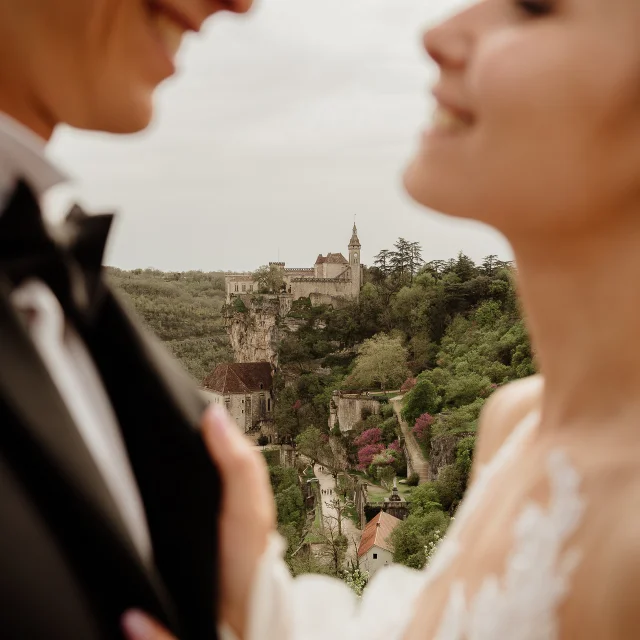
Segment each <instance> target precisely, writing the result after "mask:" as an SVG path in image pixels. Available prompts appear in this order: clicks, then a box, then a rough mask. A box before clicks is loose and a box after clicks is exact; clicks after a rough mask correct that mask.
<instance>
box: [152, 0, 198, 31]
mask: <svg viewBox="0 0 640 640" xmlns="http://www.w3.org/2000/svg"><path fill="white" fill-rule="evenodd" d="M149 6H150V8H151V10H152V11H154V12H157V13H163V14H164V15H165V16H166V17H167V18H169V19H171V20H173V22H175V23H176V24H177V25H179V26H180V27H182V28H183V29H184V30H185V31H195V32H196V33H197V32H199V31H200V29H201V27H202V21H201V20H198V19H196V18H195V17H194V16H190V15H188V14H187V13H186V12H184V11H182V10H181V9H180V8H178V7H176V6H175V5H174V4H172V3H170V2H167V1H166V0H149Z"/></svg>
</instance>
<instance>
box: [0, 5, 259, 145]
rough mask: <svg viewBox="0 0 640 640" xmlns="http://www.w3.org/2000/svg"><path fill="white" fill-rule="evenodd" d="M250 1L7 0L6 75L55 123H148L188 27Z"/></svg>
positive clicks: (1, 22) (4, 79)
mask: <svg viewBox="0 0 640 640" xmlns="http://www.w3.org/2000/svg"><path fill="white" fill-rule="evenodd" d="M251 2H252V0H3V1H2V2H0V56H1V58H0V59H1V60H2V62H1V63H0V81H1V83H2V84H3V85H4V86H5V94H6V95H11V96H20V99H22V100H24V101H25V102H30V103H35V104H36V108H37V109H38V110H39V111H40V114H41V117H42V118H43V119H45V120H46V121H47V122H48V123H49V124H50V126H53V125H55V124H56V123H58V122H64V123H67V124H70V125H72V126H75V127H80V128H86V129H95V130H102V131H109V132H113V133H122V132H132V131H137V130H139V129H142V128H144V127H145V126H146V125H147V124H148V123H149V120H150V118H151V115H152V96H153V93H154V90H155V89H156V87H157V86H158V84H160V83H161V82H162V81H163V80H165V79H166V78H168V77H169V76H171V75H172V74H173V73H174V71H175V67H174V58H175V56H176V54H177V52H178V49H179V47H180V43H181V40H182V37H183V36H184V34H185V33H187V32H189V31H198V30H199V29H200V27H201V26H202V23H203V22H204V21H205V20H206V19H207V18H208V17H209V16H210V15H212V14H213V13H216V12H217V11H222V10H225V9H228V10H230V11H237V12H243V11H246V10H247V9H248V8H249V7H250V6H251ZM3 99H4V98H3ZM10 106H11V105H10ZM12 106H14V107H17V108H18V109H19V108H20V105H12Z"/></svg>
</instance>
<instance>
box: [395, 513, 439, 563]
mask: <svg viewBox="0 0 640 640" xmlns="http://www.w3.org/2000/svg"><path fill="white" fill-rule="evenodd" d="M448 526H449V518H448V516H447V515H446V514H445V513H443V512H442V511H440V510H437V509H434V510H432V511H429V512H427V513H413V512H412V513H410V514H409V517H408V518H407V519H406V520H404V521H403V522H401V523H400V524H399V525H398V526H397V527H396V528H395V529H394V530H393V532H392V533H391V543H392V545H393V561H394V562H397V563H399V564H404V565H405V566H407V567H412V568H413V569H422V568H423V567H424V565H425V563H426V561H427V555H426V547H427V546H428V545H429V542H430V541H432V540H433V538H434V535H437V536H441V535H442V532H444V531H446V530H447V527H448ZM436 531H437V532H438V533H437V534H435V532H436Z"/></svg>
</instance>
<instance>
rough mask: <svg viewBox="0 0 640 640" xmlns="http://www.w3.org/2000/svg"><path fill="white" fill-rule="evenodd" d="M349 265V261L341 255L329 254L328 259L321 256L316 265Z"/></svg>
mask: <svg viewBox="0 0 640 640" xmlns="http://www.w3.org/2000/svg"><path fill="white" fill-rule="evenodd" d="M325 262H326V263H327V264H349V261H348V260H347V259H346V258H345V257H344V256H343V255H342V254H341V253H327V255H326V257H325V256H323V255H322V254H320V255H319V256H318V259H317V260H316V264H324V263H325Z"/></svg>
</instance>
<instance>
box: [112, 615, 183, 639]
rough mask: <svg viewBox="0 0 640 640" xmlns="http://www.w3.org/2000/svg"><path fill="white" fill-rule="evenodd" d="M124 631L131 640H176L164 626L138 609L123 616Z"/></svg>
mask: <svg viewBox="0 0 640 640" xmlns="http://www.w3.org/2000/svg"><path fill="white" fill-rule="evenodd" d="M122 629H123V631H124V634H125V636H126V637H127V638H128V639H129V640H176V638H175V637H174V636H172V635H171V634H170V633H169V632H168V631H167V630H166V629H165V628H164V627H163V626H162V625H160V624H159V623H157V622H156V621H155V620H154V619H153V618H150V617H149V616H148V615H146V614H145V613H143V612H142V611H138V610H137V609H131V610H129V611H127V612H126V613H125V614H124V615H123V616H122Z"/></svg>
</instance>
